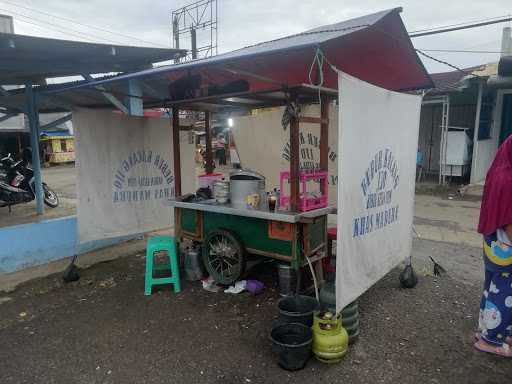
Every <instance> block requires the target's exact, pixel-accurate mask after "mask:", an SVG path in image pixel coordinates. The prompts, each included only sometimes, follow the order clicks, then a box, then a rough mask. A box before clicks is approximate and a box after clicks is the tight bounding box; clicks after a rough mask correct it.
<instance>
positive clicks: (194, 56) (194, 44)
mask: <svg viewBox="0 0 512 384" xmlns="http://www.w3.org/2000/svg"><path fill="white" fill-rule="evenodd" d="M190 37H191V40H192V60H195V59H197V36H196V29H195V28H194V27H192V28H190Z"/></svg>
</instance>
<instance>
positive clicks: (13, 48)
mask: <svg viewBox="0 0 512 384" xmlns="http://www.w3.org/2000/svg"><path fill="white" fill-rule="evenodd" d="M184 53H185V50H176V49H172V48H149V47H135V46H124V45H116V44H98V43H86V42H79V41H70V40H58V39H48V38H42V37H35V36H25V35H17V34H10V33H0V84H13V85H14V84H24V83H26V82H27V80H31V81H41V80H42V79H44V78H51V77H64V76H73V75H80V74H82V73H87V74H96V73H109V72H128V71H134V70H140V69H142V68H144V67H147V66H148V65H151V64H152V63H158V62H162V61H166V60H171V59H174V58H175V57H176V56H177V55H178V56H180V55H181V56H182V55H183V54H184Z"/></svg>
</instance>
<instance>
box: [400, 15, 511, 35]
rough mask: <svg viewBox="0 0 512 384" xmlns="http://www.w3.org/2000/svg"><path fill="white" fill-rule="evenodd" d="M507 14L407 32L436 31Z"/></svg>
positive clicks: (489, 19) (499, 17) (498, 17)
mask: <svg viewBox="0 0 512 384" xmlns="http://www.w3.org/2000/svg"><path fill="white" fill-rule="evenodd" d="M509 16H510V15H502V16H495V17H489V18H486V19H478V20H472V21H466V22H461V23H456V24H447V25H442V26H439V27H432V28H424V29H417V30H414V31H409V32H408V33H420V32H429V31H436V30H438V29H443V28H451V27H458V26H461V25H466V24H472V23H481V22H484V21H491V20H496V19H501V18H503V17H509Z"/></svg>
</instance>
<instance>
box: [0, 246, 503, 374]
mask: <svg viewBox="0 0 512 384" xmlns="http://www.w3.org/2000/svg"><path fill="white" fill-rule="evenodd" d="M419 243H420V244H419ZM419 243H418V241H416V242H415V247H418V244H419V245H421V241H419ZM424 248H425V249H428V250H431V249H433V247H432V244H431V242H430V243H428V244H427V245H424ZM441 248H446V246H443V247H441ZM464 251H467V249H466V250H464ZM474 252H475V254H477V250H474ZM143 271H144V259H143V257H142V256H141V255H133V256H128V257H124V258H121V259H118V260H115V261H112V262H109V263H103V264H99V265H96V266H94V267H92V268H90V269H87V270H84V271H82V278H81V280H80V281H79V282H77V283H71V284H67V285H63V284H62V283H61V280H60V276H50V277H48V278H45V279H41V280H35V281H32V282H30V283H27V284H25V285H23V286H21V287H20V288H19V289H17V290H16V291H15V292H13V293H11V294H9V295H8V296H6V295H3V296H0V346H1V347H0V383H2V384H8V383H17V384H19V383H45V384H47V383H66V384H69V383H280V384H283V383H292V382H293V383H306V382H311V383H317V382H330V383H336V382H339V383H342V382H343V383H414V384H418V383H500V384H503V383H506V382H510V378H511V377H512V364H511V362H510V361H507V360H505V359H502V358H498V357H494V356H490V355H485V354H481V353H478V352H476V351H475V350H473V348H472V339H471V337H472V332H473V330H474V327H475V324H476V313H477V307H478V301H479V296H480V282H479V281H474V280H473V282H471V281H469V282H468V281H465V282H462V281H461V280H460V279H458V278H457V276H455V277H454V276H450V275H445V276H443V277H442V278H433V277H431V276H422V277H421V279H420V283H419V285H418V286H417V287H416V288H415V289H412V290H403V289H400V288H398V273H399V271H398V270H395V271H392V272H391V273H390V274H388V275H387V276H386V277H385V278H383V279H382V280H381V281H380V282H379V283H378V284H376V285H375V286H374V287H373V288H372V289H370V290H369V291H368V292H367V293H365V294H364V295H363V296H362V297H361V299H360V311H361V336H360V338H359V340H358V342H357V343H356V344H355V345H353V346H352V348H351V349H350V351H349V354H348V355H347V356H346V358H345V359H344V360H343V361H342V362H341V363H339V364H336V365H324V364H321V363H319V362H318V361H316V360H315V359H313V358H312V359H311V360H310V361H309V362H308V364H307V366H306V368H305V369H303V370H301V371H298V372H293V373H292V372H287V371H284V370H282V369H280V368H279V367H278V366H277V364H276V360H275V357H274V356H273V355H272V352H271V348H270V342H269V340H268V334H269V331H270V327H271V323H272V319H273V318H274V317H275V316H276V312H277V309H276V302H277V300H278V295H277V293H276V291H275V290H274V289H273V288H269V289H267V290H266V292H265V293H264V294H262V295H260V296H258V297H252V296H249V295H247V294H240V295H236V296H234V295H233V296H232V295H228V294H224V293H217V294H215V293H209V292H205V291H203V290H202V289H201V287H200V284H199V283H188V282H185V284H184V290H183V292H182V293H181V294H179V295H174V294H173V293H172V292H170V290H169V288H168V287H165V288H163V289H161V290H159V291H158V292H155V293H153V295H152V296H151V297H144V296H143ZM253 274H254V275H256V276H258V277H260V278H262V279H263V280H264V281H269V276H268V275H265V276H264V275H261V274H260V275H257V272H253Z"/></svg>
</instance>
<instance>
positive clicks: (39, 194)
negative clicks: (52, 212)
mask: <svg viewBox="0 0 512 384" xmlns="http://www.w3.org/2000/svg"><path fill="white" fill-rule="evenodd" d="M25 95H26V98H27V100H26V101H27V117H28V123H29V126H30V146H31V147H32V170H33V171H34V189H35V194H36V211H37V214H38V215H42V214H43V213H44V204H43V200H44V193H43V181H42V176H41V163H40V161H39V112H38V107H37V98H36V95H35V94H34V90H33V89H32V83H27V84H26V85H25Z"/></svg>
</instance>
